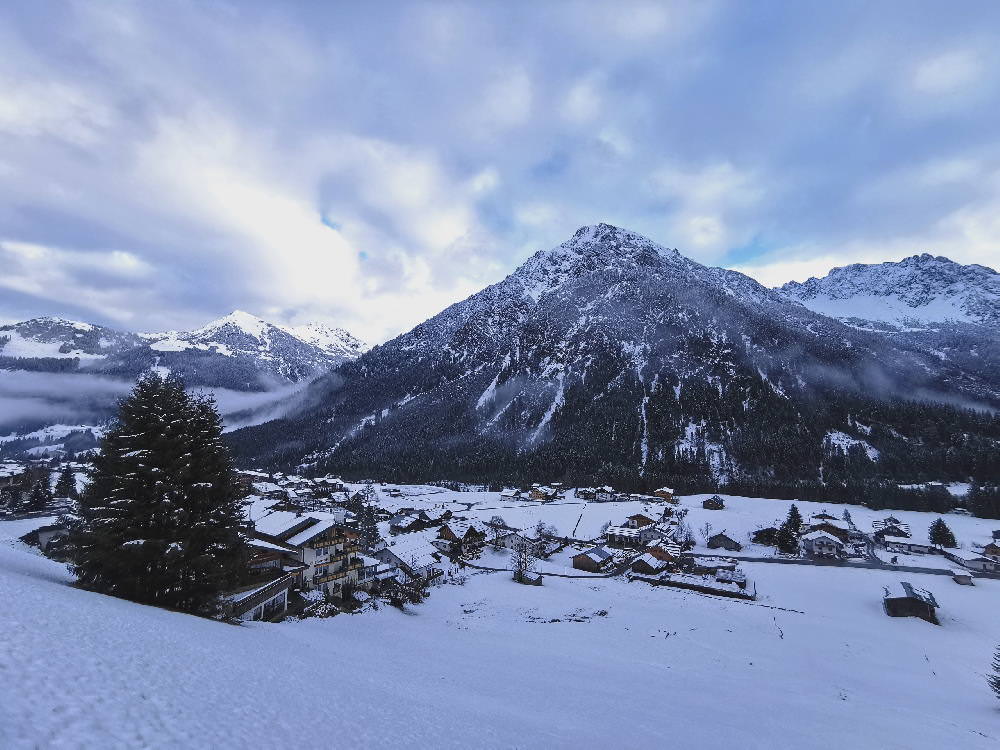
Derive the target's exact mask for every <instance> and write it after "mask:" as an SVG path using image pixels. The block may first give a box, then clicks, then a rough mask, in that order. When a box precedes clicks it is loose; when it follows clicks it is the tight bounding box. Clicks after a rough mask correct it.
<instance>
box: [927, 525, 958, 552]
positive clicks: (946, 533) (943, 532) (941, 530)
mask: <svg viewBox="0 0 1000 750" xmlns="http://www.w3.org/2000/svg"><path fill="white" fill-rule="evenodd" d="M927 536H928V538H929V539H930V541H931V544H935V545H937V546H938V547H955V546H956V543H955V535H954V534H953V533H952V531H951V529H949V528H948V524H946V523H945V522H944V519H943V518H937V519H935V520H934V522H933V523H931V526H930V528H929V529H928V530H927Z"/></svg>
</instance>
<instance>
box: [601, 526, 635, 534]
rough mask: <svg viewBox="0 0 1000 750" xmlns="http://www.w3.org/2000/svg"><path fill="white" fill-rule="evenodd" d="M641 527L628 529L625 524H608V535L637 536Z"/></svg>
mask: <svg viewBox="0 0 1000 750" xmlns="http://www.w3.org/2000/svg"><path fill="white" fill-rule="evenodd" d="M641 530H642V529H630V528H628V527H627V526H608V530H607V532H606V533H607V534H608V536H639V532H640V531H641Z"/></svg>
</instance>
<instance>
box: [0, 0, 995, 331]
mask: <svg viewBox="0 0 1000 750" xmlns="http://www.w3.org/2000/svg"><path fill="white" fill-rule="evenodd" d="M848 5H850V8H849V9H848V10H845V9H844V7H843V5H842V4H841V5H838V6H832V5H829V6H815V5H811V6H809V7H806V6H804V5H800V4H792V5H790V6H789V7H787V8H784V9H783V11H782V14H781V23H780V24H778V23H775V22H774V20H775V19H774V16H773V15H771V14H769V12H768V11H767V10H766V9H762V8H760V7H759V6H756V5H754V4H743V3H715V2H688V1H687V0H677V1H676V2H665V3H660V2H656V3H654V2H643V1H637V2H623V3H619V4H615V5H607V4H600V3H591V2H565V3H549V4H535V5H531V4H524V3H514V4H511V3H499V2H496V3H493V2H483V3H477V4H412V3H402V2H400V3H396V2H391V1H390V2H385V3H378V4H326V5H315V6H310V7H309V8H308V9H306V8H304V7H302V6H299V5H296V4H285V5H272V6H264V5H262V4H256V3H236V4H197V3H186V2H184V3H171V4H158V3H114V4H107V3H100V4H98V3H81V2H67V3H65V4H56V5H49V6H47V7H46V9H45V10H41V9H40V6H39V5H38V4H37V3H28V2H14V3H7V4H5V5H4V7H3V9H2V10H0V47H2V48H3V49H4V55H3V58H2V59H0V87H2V90H3V92H4V97H0V191H2V192H3V194H4V196H5V200H4V201H2V202H0V261H2V263H3V268H2V272H0V318H2V319H23V318H25V317H29V316H31V315H38V314H59V315H65V316H67V317H84V318H87V319H90V320H93V321H94V322H97V323H105V324H112V325H120V326H124V327H129V328H138V329H140V330H157V329H179V328H190V327H194V326H197V325H200V324H202V323H204V322H205V321H206V320H209V319H212V318H216V317H219V316H220V315H223V314H225V313H227V312H229V311H230V310H231V309H234V308H242V309H253V310H258V311H261V312H262V313H263V314H265V315H267V316H269V317H271V318H273V319H275V320H276V322H284V323H303V322H307V321H309V320H312V319H316V320H321V321H325V322H330V323H334V324H337V325H342V326H344V327H346V328H348V329H350V330H352V331H353V332H354V333H356V334H357V335H359V336H361V337H363V338H366V339H368V340H370V341H373V342H378V341H381V340H384V339H385V338H387V337H389V336H392V335H395V334H397V333H399V332H401V331H403V330H406V329H408V328H409V327H411V326H413V325H415V324H416V323H418V322H420V321H421V320H423V319H424V318H426V317H428V316H429V315H432V314H434V313H435V312H438V311H439V310H440V309H442V308H443V307H445V306H447V305H448V304H450V303H452V302H454V301H457V300H458V299H460V298H462V297H463V296H465V295H467V294H469V293H471V292H474V291H476V290H478V289H479V288H481V287H482V286H484V285H486V284H488V283H491V282H493V281H496V280H498V279H499V278H502V276H503V275H504V274H505V273H508V272H509V271H510V270H512V268H513V267H514V266H515V265H516V264H517V263H518V262H520V261H522V260H523V259H524V258H525V257H527V255H528V254H529V253H530V252H532V251H534V250H537V249H540V248H545V247H551V246H553V245H556V244H558V243H559V242H561V241H563V240H565V239H566V238H567V237H568V236H569V235H570V234H571V233H572V232H573V230H574V229H576V227H578V226H580V225H582V224H592V223H594V222H596V221H601V220H606V221H612V222H614V223H619V224H623V225H625V226H628V227H630V228H632V229H635V230H636V231H640V232H643V233H645V234H647V235H649V236H651V237H652V238H653V239H654V240H657V241H659V242H662V243H664V244H668V245H670V246H671V247H677V248H678V249H679V250H681V251H682V252H684V253H686V254H688V255H691V256H692V257H694V258H696V259H697V260H700V261H703V262H712V263H719V262H725V263H728V264H730V265H737V266H739V267H744V268H753V269H756V271H755V272H756V273H760V274H770V275H771V276H772V277H774V278H777V277H778V276H780V275H781V274H783V273H794V274H801V273H806V272H807V271H808V270H810V269H815V268H818V267H819V266H821V265H822V264H825V263H831V264H834V265H837V264H842V262H847V261H848V260H850V259H858V258H869V257H873V258H878V259H881V258H880V257H879V255H882V256H883V257H888V256H889V255H893V254H896V255H900V254H910V253H912V252H919V251H921V250H925V249H930V250H932V251H935V252H944V253H946V254H953V255H955V256H956V259H963V260H966V262H968V261H970V260H972V259H976V260H978V262H987V263H991V264H992V265H997V251H996V250H995V249H994V247H993V244H992V240H991V236H996V234H995V232H996V229H997V227H996V224H995V220H994V219H993V218H992V217H993V216H994V215H997V213H996V212H997V208H998V207H1000V202H998V200H997V191H996V189H995V186H994V184H993V183H994V176H995V175H996V174H997V173H998V171H1000V152H998V148H997V146H996V137H995V133H994V132H993V131H994V130H995V126H994V124H993V123H995V122H996V119H997V117H998V116H1000V91H998V86H997V85H996V84H995V81H997V80H1000V61H998V56H997V55H996V54H995V53H994V52H992V49H991V46H990V45H991V44H992V40H991V39H989V38H987V37H988V35H987V34H985V32H984V31H983V30H984V29H989V28H992V27H994V26H995V25H996V24H997V23H1000V8H997V7H996V6H995V5H993V4H982V5H977V6H976V8H975V12H973V11H972V10H969V11H968V12H966V13H963V14H954V13H952V12H949V11H948V10H947V9H944V8H942V9H934V8H931V7H929V8H924V9H922V10H921V11H920V12H907V13H901V12H889V11H887V10H885V9H884V8H882V7H875V6H871V5H870V4H866V3H860V2H858V3H853V2H849V3H848ZM848 17H849V18H851V23H849V24H848V23H845V22H844V19H845V18H848ZM789 264H794V265H789ZM767 269H769V270H767ZM782 280H784V279H782Z"/></svg>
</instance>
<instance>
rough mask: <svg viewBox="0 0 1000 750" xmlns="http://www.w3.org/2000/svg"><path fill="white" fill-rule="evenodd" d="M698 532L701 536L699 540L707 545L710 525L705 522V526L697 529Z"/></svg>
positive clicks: (710, 534)
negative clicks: (702, 540)
mask: <svg viewBox="0 0 1000 750" xmlns="http://www.w3.org/2000/svg"><path fill="white" fill-rule="evenodd" d="M698 532H699V533H700V534H701V538H702V539H704V540H705V544H708V540H709V538H710V537H711V536H712V524H710V523H709V522H708V521H705V525H704V526H702V527H701V528H700V529H698Z"/></svg>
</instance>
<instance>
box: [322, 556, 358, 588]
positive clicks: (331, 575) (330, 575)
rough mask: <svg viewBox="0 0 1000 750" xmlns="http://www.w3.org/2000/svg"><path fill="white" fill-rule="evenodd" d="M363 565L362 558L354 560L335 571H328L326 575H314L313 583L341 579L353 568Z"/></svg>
mask: <svg viewBox="0 0 1000 750" xmlns="http://www.w3.org/2000/svg"><path fill="white" fill-rule="evenodd" d="M362 565H363V563H362V562H361V560H352V561H351V562H350V563H348V564H347V565H345V566H344V567H343V568H341V569H340V570H338V571H336V572H335V573H327V574H326V575H322V576H321V575H318V574H317V575H314V576H313V578H312V580H313V583H314V584H317V585H319V584H321V583H327V582H329V581H337V580H340V579H341V578H344V577H346V576H347V574H348V573H350V572H351V571H352V570H357V569H358V568H360V567H362Z"/></svg>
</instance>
